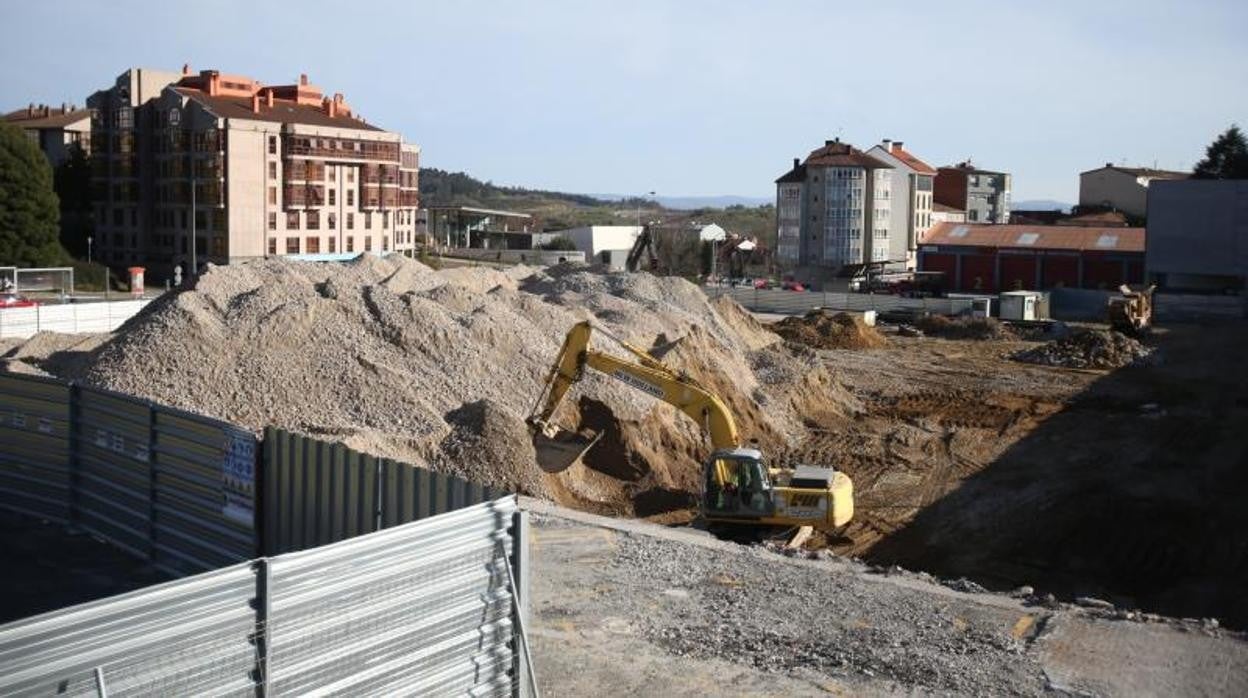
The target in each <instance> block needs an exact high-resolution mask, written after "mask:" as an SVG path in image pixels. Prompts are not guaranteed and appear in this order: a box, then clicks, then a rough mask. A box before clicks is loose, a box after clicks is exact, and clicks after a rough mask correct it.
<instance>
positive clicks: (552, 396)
mask: <svg viewBox="0 0 1248 698" xmlns="http://www.w3.org/2000/svg"><path fill="white" fill-rule="evenodd" d="M592 334H593V326H592V325H591V324H590V322H589V321H585V322H579V323H577V324H576V325H573V327H572V329H571V330H569V331H568V335H567V337H566V338H564V341H563V348H561V349H560V350H559V355H558V356H557V357H556V358H555V363H554V365H553V366H552V367H551V370H550V373H549V375H548V376H547V378H546V386H545V389H544V390H543V393H542V395H541V396H539V398H538V405H537V406H536V408H535V410H534V413H533V415H532V416H530V417H529V420H528V422H529V428H530V429H531V430H532V431H533V435H534V443H535V445H536V446H537V448H538V451H539V453H538V461H539V463H543V469H545V470H549V471H558V470H562V469H564V468H566V467H568V466H570V465H571V464H572V463H573V462H575V460H576V459H577V458H579V457H580V455H581V454H582V453H584V451H586V450H588V449H589V447H591V446H593V444H594V443H595V442H596V441H597V439H596V438H592V439H587V438H585V437H581V436H579V435H573V434H568V433H566V432H563V431H562V430H560V429H559V428H558V426H557V425H555V424H553V423H552V422H551V420H552V418H553V417H554V414H555V411H556V410H558V409H559V405H560V404H561V403H562V402H563V399H564V397H565V396H566V395H567V392H568V390H569V389H570V388H571V387H572V384H573V383H575V382H576V381H578V380H580V379H581V377H582V376H583V375H584V372H585V368H586V367H589V368H592V369H594V370H596V371H599V372H601V373H604V374H606V375H608V376H611V377H612V378H614V379H616V380H618V381H620V382H621V383H624V384H625V385H628V386H629V387H632V388H634V389H636V390H640V391H641V392H643V393H646V394H647V395H650V396H651V397H654V398H657V399H659V400H662V401H664V402H666V403H668V404H669V405H672V406H673V407H675V408H676V409H678V410H680V411H681V412H684V413H685V414H687V415H689V417H690V418H692V419H693V420H694V421H695V422H697V423H698V425H699V426H701V427H702V428H703V429H704V430H705V431H706V432H707V433H708V434H709V435H710V437H711V445H712V446H714V447H715V448H716V449H721V448H735V447H737V446H739V445H740V436H739V434H738V433H737V426H736V423H735V421H734V420H733V418H732V414H731V413H730V412H729V411H728V408H727V407H726V406H725V405H724V403H723V401H721V400H720V399H719V397H718V396H716V395H715V394H713V393H711V392H710V391H708V390H707V389H706V388H703V387H702V386H701V385H699V384H698V383H697V381H695V380H693V379H692V378H691V377H689V376H686V375H684V374H680V373H677V372H675V371H673V370H672V369H670V368H668V367H667V366H666V365H665V364H663V362H661V361H659V360H658V359H656V358H654V357H653V356H651V355H650V354H649V353H648V352H646V351H645V350H643V349H640V348H638V347H635V346H633V345H631V344H629V343H628V342H625V341H623V340H621V339H619V338H615V337H612V338H613V339H615V341H616V342H617V343H619V345H620V346H622V347H623V348H624V349H625V350H626V351H627V352H628V353H629V354H631V355H632V356H633V358H634V359H635V360H633V361H630V360H628V359H625V358H621V357H618V356H615V355H613V354H607V353H604V352H600V351H595V350H593V349H590V348H589V340H590V337H591V336H592ZM608 336H610V335H608Z"/></svg>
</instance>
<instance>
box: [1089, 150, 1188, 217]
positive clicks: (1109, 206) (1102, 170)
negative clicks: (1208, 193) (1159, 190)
mask: <svg viewBox="0 0 1248 698" xmlns="http://www.w3.org/2000/svg"><path fill="white" fill-rule="evenodd" d="M1188 177H1191V173H1189V172H1172V171H1169V170H1157V169H1149V168H1147V167H1118V166H1116V165H1114V164H1113V163H1112V162H1107V163H1105V166H1104V167H1098V168H1096V169H1095V170H1088V171H1087V172H1081V173H1079V208H1080V209H1081V210H1092V211H1095V210H1110V211H1121V212H1122V213H1125V214H1127V215H1128V216H1131V217H1132V218H1133V219H1136V220H1144V218H1145V217H1146V216H1147V215H1148V185H1149V183H1150V182H1153V181H1156V180H1182V179H1187V178H1188Z"/></svg>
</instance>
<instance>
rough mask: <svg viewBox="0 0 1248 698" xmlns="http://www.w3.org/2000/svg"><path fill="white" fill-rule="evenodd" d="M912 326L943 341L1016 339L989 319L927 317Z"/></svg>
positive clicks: (994, 320) (1011, 333)
mask: <svg viewBox="0 0 1248 698" xmlns="http://www.w3.org/2000/svg"><path fill="white" fill-rule="evenodd" d="M914 326H915V327H917V328H918V329H920V330H922V331H923V334H925V335H928V336H930V337H942V338H944V339H978V340H1011V339H1016V338H1017V337H1016V336H1015V335H1014V333H1013V332H1011V331H1010V329H1009V328H1008V327H1006V326H1005V325H1002V324H1001V323H1000V322H998V321H997V320H996V319H995V318H990V317H987V318H985V317H954V318H950V317H945V316H944V315H928V316H926V317H922V318H919V319H918V320H916V321H915V322H914Z"/></svg>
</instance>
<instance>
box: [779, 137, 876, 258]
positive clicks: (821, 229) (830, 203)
mask: <svg viewBox="0 0 1248 698" xmlns="http://www.w3.org/2000/svg"><path fill="white" fill-rule="evenodd" d="M892 170H893V167H892V165H889V164H888V163H885V162H883V161H881V160H879V159H877V158H874V157H872V156H870V155H868V154H866V153H864V152H862V151H861V150H858V149H857V148H854V147H853V146H851V145H849V144H848V143H842V142H841V141H840V139H836V140H831V141H825V142H824V145H823V147H821V148H817V149H815V150H814V151H811V153H810V155H808V156H807V157H806V159H805V160H804V161H799V160H797V159H794V160H793V168H792V169H791V170H789V171H788V172H786V173H785V174H784V175H782V176H781V177H780V178H779V179H777V180H776V257H777V260H778V261H779V262H780V263H781V264H783V265H785V266H786V267H788V268H789V269H790V270H793V271H795V272H797V273H798V275H802V276H809V277H811V278H815V277H820V278H826V277H827V276H829V272H831V273H835V272H838V271H840V270H841V269H843V268H844V267H847V266H854V265H864V264H870V263H885V262H888V261H889V260H890V259H891V243H890V231H891V227H890V226H891V219H892V205H893V198H892V193H891V192H892Z"/></svg>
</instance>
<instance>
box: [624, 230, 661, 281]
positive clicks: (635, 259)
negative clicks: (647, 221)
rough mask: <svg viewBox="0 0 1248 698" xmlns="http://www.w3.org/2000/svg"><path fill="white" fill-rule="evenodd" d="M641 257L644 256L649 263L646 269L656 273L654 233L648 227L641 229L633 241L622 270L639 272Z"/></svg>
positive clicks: (657, 264)
mask: <svg viewBox="0 0 1248 698" xmlns="http://www.w3.org/2000/svg"><path fill="white" fill-rule="evenodd" d="M642 255H645V256H646V261H647V262H648V263H649V266H648V267H647V268H648V269H649V270H650V271H653V272H657V271H658V270H659V256H658V254H656V253H655V251H654V233H653V232H651V230H650V226H649V225H647V226H645V227H643V228H642V229H641V233H640V234H638V235H637V239H636V240H634V241H633V247H632V249H630V250H629V251H628V258H627V259H626V260H625V261H624V268H625V269H627V270H628V271H630V272H636V271H641V268H642V267H641V258H642Z"/></svg>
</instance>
